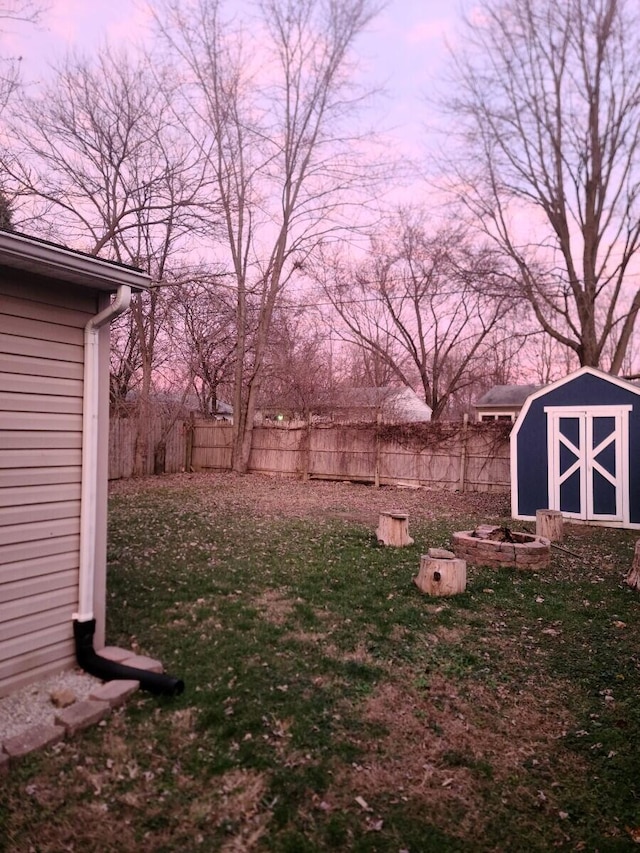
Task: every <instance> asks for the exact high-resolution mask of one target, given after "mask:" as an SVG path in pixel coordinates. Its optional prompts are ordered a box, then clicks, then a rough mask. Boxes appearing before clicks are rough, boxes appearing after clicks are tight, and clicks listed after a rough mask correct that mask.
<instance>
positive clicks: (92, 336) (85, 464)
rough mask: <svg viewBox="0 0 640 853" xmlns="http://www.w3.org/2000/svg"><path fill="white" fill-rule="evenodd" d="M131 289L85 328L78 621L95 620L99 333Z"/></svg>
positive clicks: (124, 304)
mask: <svg viewBox="0 0 640 853" xmlns="http://www.w3.org/2000/svg"><path fill="white" fill-rule="evenodd" d="M130 302H131V288H130V287H129V286H128V285H126V284H122V285H120V286H119V287H118V291H117V293H116V297H115V299H114V300H113V302H112V303H111V304H110V305H108V306H107V307H106V308H105V309H104V310H103V311H100V313H99V314H96V315H95V317H92V318H91V319H90V320H89V322H88V323H87V324H86V326H85V327H84V385H83V402H82V485H81V493H80V574H79V579H78V612H77V613H74V614H73V619H74V621H78V622H88V621H90V620H91V619H93V587H94V577H95V562H96V561H95V541H96V528H97V518H96V515H97V505H98V500H97V483H96V475H97V470H98V414H99V412H98V409H99V401H100V396H99V390H100V381H99V379H100V371H99V366H100V364H99V362H100V359H99V346H98V340H99V332H100V329H101V328H102V327H103V326H105V325H106V324H107V323H109V322H111V320H113V319H114V318H115V317H117V316H118V315H119V314H122V313H123V312H124V311H126V310H127V308H128V307H129V304H130Z"/></svg>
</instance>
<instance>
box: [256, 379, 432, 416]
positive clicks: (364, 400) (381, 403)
mask: <svg viewBox="0 0 640 853" xmlns="http://www.w3.org/2000/svg"><path fill="white" fill-rule="evenodd" d="M309 411H310V414H311V420H312V422H315V423H376V422H377V421H378V420H380V421H381V422H382V423H417V422H424V421H430V420H431V409H430V407H429V406H427V404H426V403H425V402H424V401H423V400H421V399H420V397H418V395H417V394H416V393H415V391H412V390H411V388H392V387H384V388H342V389H340V390H339V391H332V392H328V393H327V394H325V395H324V396H323V398H321V399H317V400H314V401H313V402H312V403H311V404H310V405H309ZM306 417H307V416H305V413H304V412H302V411H299V410H298V409H297V408H296V407H286V406H282V407H278V406H263V407H262V408H261V409H260V411H259V413H258V416H257V422H258V423H261V422H264V421H285V422H291V421H296V422H299V421H304V420H305V419H306Z"/></svg>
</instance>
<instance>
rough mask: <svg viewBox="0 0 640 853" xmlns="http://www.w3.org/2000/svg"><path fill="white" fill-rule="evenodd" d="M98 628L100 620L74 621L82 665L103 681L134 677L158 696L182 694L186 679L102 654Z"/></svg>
mask: <svg viewBox="0 0 640 853" xmlns="http://www.w3.org/2000/svg"><path fill="white" fill-rule="evenodd" d="M95 631H96V620H95V619H89V620H88V621H87V622H78V621H77V620H75V621H74V623H73V635H74V637H75V641H76V660H77V661H78V665H79V666H80V667H81V668H82V669H84V670H85V672H88V673H89V675H95V676H96V678H101V679H102V680H103V681H113V680H115V679H130V680H132V681H139V682H140V687H141V688H142V690H148V691H149V693H154V694H155V695H156V696H178V695H180V693H183V692H184V681H183V680H182V679H181V678H174V677H173V676H172V675H165V674H163V673H158V672H149V671H148V670H146V669H138V668H137V667H135V666H126V665H125V664H122V663H116V662H115V661H112V660H107V658H103V657H100V655H99V654H98V653H97V652H96V651H94V648H93V635H94V634H95Z"/></svg>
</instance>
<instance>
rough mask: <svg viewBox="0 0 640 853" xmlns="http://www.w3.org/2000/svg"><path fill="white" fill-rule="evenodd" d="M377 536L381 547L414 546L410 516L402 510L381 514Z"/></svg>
mask: <svg viewBox="0 0 640 853" xmlns="http://www.w3.org/2000/svg"><path fill="white" fill-rule="evenodd" d="M376 536H377V538H378V542H379V543H380V545H392V546H394V547H396V548H402V547H404V546H405V545H413V539H412V538H411V537H410V536H409V516H408V515H407V513H406V512H402V511H401V510H389V512H381V513H380V516H379V518H378V527H377V529H376Z"/></svg>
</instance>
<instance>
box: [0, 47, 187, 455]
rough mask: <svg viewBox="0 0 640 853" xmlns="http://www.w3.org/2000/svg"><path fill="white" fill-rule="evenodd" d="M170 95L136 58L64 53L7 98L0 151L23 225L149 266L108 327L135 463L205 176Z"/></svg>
mask: <svg viewBox="0 0 640 853" xmlns="http://www.w3.org/2000/svg"><path fill="white" fill-rule="evenodd" d="M170 95H171V85H170V80H169V78H168V77H166V78H165V79H164V80H159V79H158V74H157V73H155V72H154V73H151V70H150V68H149V65H148V63H147V62H146V60H145V59H144V58H140V59H137V60H136V61H133V60H131V59H129V58H128V57H127V56H126V55H125V54H117V55H116V54H113V53H111V52H110V51H108V50H104V51H102V52H101V53H99V54H98V56H97V57H96V58H95V60H91V61H89V60H85V59H79V58H74V57H70V58H68V59H67V60H66V61H65V62H64V63H63V64H62V65H61V66H60V67H59V68H58V69H57V71H56V73H55V75H54V76H53V78H52V79H51V81H50V82H49V83H48V84H47V85H45V86H44V87H43V88H42V90H41V91H40V92H39V93H38V95H37V96H34V97H29V96H26V95H23V96H22V97H20V98H16V99H15V100H14V102H13V103H12V106H11V112H10V116H9V119H8V132H7V136H8V139H9V141H10V144H9V147H8V150H7V151H6V153H5V154H4V156H3V157H2V163H3V165H4V168H5V173H6V175H7V176H8V181H9V186H10V187H11V189H12V190H13V192H14V194H15V196H16V197H18V198H19V199H21V201H22V204H21V206H20V207H18V208H17V210H16V214H15V216H16V217H17V216H20V217H21V222H22V223H23V225H26V227H28V228H30V229H31V230H37V232H38V233H40V234H43V235H44V236H47V237H51V238H53V239H58V240H61V241H62V242H65V243H67V244H70V245H73V246H74V247H76V248H80V249H84V250H85V251H88V252H90V253H91V254H95V255H102V256H105V257H108V258H110V259H113V260H117V261H121V262H124V263H129V264H132V265H134V266H137V267H141V268H143V269H145V270H146V271H148V272H149V273H150V274H151V276H152V278H153V282H154V284H153V286H152V288H151V289H150V291H149V292H148V293H144V294H140V295H138V296H137V297H135V298H134V300H133V302H132V308H131V311H130V312H128V313H127V315H126V316H125V317H124V318H123V319H122V321H121V322H120V324H118V325H117V326H116V329H115V340H116V342H120V343H121V345H122V349H121V359H120V364H119V365H118V366H117V369H116V377H117V381H116V382H115V383H113V384H112V390H119V392H120V393H126V392H127V391H128V390H130V383H131V382H132V380H133V379H134V378H135V379H136V380H137V383H138V392H139V394H138V396H139V438H140V440H139V442H138V454H137V466H136V467H137V469H138V470H144V468H145V465H146V455H147V436H148V414H149V413H148V398H149V392H150V388H151V384H152V372H153V369H154V367H155V366H156V356H157V342H158V337H159V335H160V333H161V329H162V324H163V321H164V316H165V306H164V302H165V299H164V289H163V285H164V283H165V279H166V278H167V277H169V276H170V265H171V264H172V263H174V262H175V258H176V255H178V257H179V254H178V253H179V250H180V248H183V249H184V248H185V235H186V232H187V229H188V227H189V224H190V216H191V211H192V207H193V205H194V203H195V199H196V196H197V193H198V192H199V190H200V187H201V182H202V170H201V169H200V167H199V165H198V161H197V157H196V156H195V155H196V153H197V152H195V151H194V149H193V146H191V145H190V144H189V143H187V144H185V143H184V137H182V136H181V134H180V132H179V131H178V130H176V127H175V125H174V124H172V122H171V121H170V118H171V115H172V113H171V110H170V109H169V106H168V100H169V99H170Z"/></svg>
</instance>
